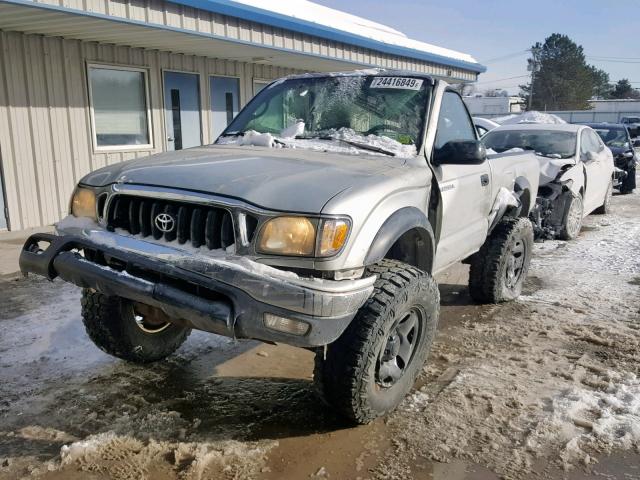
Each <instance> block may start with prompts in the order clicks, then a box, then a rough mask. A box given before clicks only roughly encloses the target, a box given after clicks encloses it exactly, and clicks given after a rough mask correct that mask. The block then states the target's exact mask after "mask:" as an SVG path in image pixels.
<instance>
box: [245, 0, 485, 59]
mask: <svg viewBox="0 0 640 480" xmlns="http://www.w3.org/2000/svg"><path fill="white" fill-rule="evenodd" d="M233 1H234V2H236V3H242V4H244V5H249V6H252V7H255V8H259V9H261V10H268V11H270V12H274V13H277V14H280V15H285V16H287V17H293V18H297V19H300V20H303V21H306V22H311V23H315V24H318V25H322V26H326V27H330V28H334V29H337V30H342V31H343V32H347V33H351V34H355V35H358V36H360V37H364V38H370V39H372V40H376V41H379V42H382V43H386V44H389V45H397V46H400V47H407V48H411V49H414V50H418V51H421V52H428V53H433V54H436V55H442V56H443V57H449V58H454V59H456V60H462V61H464V62H470V63H477V61H476V59H475V58H473V57H472V56H471V55H468V54H465V53H461V52H457V51H455V50H450V49H448V48H442V47H438V46H435V45H431V44H429V43H425V42H420V41H417V40H412V39H410V38H407V36H406V35H405V34H404V33H402V32H400V31H398V30H395V29H393V28H391V27H388V26H386V25H382V24H380V23H376V22H372V21H371V20H367V19H365V18H361V17H357V16H355V15H351V14H348V13H346V12H342V11H340V10H335V9H333V8H329V7H325V6H323V5H318V4H317V3H313V2H309V1H307V0H233Z"/></svg>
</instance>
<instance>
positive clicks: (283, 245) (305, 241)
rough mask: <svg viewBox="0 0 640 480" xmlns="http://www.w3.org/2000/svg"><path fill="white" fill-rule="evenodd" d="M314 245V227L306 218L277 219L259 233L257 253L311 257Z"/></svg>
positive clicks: (267, 224) (272, 220)
mask: <svg viewBox="0 0 640 480" xmlns="http://www.w3.org/2000/svg"><path fill="white" fill-rule="evenodd" d="M315 245H316V227H315V225H314V224H313V223H311V220H309V219H308V218H306V217H277V218H273V219H271V220H269V221H268V222H267V223H266V224H265V225H264V227H263V228H262V232H261V233H260V238H259V240H258V251H260V252H262V253H276V254H280V255H304V256H311V255H313V253H314V250H315Z"/></svg>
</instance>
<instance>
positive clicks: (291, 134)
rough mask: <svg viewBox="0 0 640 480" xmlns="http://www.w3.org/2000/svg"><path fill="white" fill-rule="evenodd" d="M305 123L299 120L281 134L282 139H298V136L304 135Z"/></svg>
mask: <svg viewBox="0 0 640 480" xmlns="http://www.w3.org/2000/svg"><path fill="white" fill-rule="evenodd" d="M304 126H305V124H304V121H303V120H298V121H297V122H295V123H294V124H292V125H290V126H288V127H287V128H285V129H284V130H282V131H281V132H280V137H282V138H296V137H297V136H298V135H302V134H304Z"/></svg>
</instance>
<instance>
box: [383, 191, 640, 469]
mask: <svg viewBox="0 0 640 480" xmlns="http://www.w3.org/2000/svg"><path fill="white" fill-rule="evenodd" d="M621 199H624V200H625V202H629V201H633V202H637V201H638V195H633V196H632V197H614V205H615V202H617V201H619V200H621ZM634 208H635V209H634V210H632V211H631V212H630V211H629V210H628V209H627V210H626V211H625V210H624V209H619V208H618V209H616V210H617V212H620V213H617V214H614V215H607V216H592V217H589V218H588V219H587V221H586V223H587V225H586V226H585V229H584V231H583V233H582V234H581V236H580V237H579V239H578V240H577V241H574V242H560V241H551V242H545V243H543V244H536V246H535V256H534V259H533V262H532V267H531V271H530V273H529V282H528V287H527V288H528V291H526V292H525V295H523V296H522V297H521V299H520V300H518V301H517V302H514V303H511V304H506V305H504V306H500V307H496V306H490V307H482V308H478V310H477V316H476V318H473V319H468V320H466V321H464V322H462V324H461V325H459V326H455V327H452V328H449V329H446V330H445V331H443V332H441V336H440V337H439V338H438V341H437V342H436V344H435V345H434V349H433V351H432V354H431V361H430V362H429V363H428V364H427V367H426V368H425V375H424V379H425V380H426V385H425V386H424V387H422V388H421V389H419V390H418V391H416V392H415V393H414V394H412V395H411V396H410V397H409V398H408V399H407V400H406V401H405V403H404V404H403V405H402V407H401V409H400V411H399V412H398V413H396V414H394V415H392V416H391V418H390V420H389V424H390V426H391V429H392V431H393V432H395V434H397V435H398V438H397V442H396V443H397V446H396V448H395V449H394V451H393V452H391V453H390V454H389V455H388V456H387V458H386V459H385V461H384V462H383V465H384V468H380V469H379V470H378V475H379V478H402V477H403V475H404V473H402V472H403V468H404V465H406V463H407V462H408V461H410V460H409V459H410V458H421V457H423V458H426V459H431V460H436V461H441V462H451V461H453V460H456V459H462V460H465V461H471V462H474V463H479V464H481V465H484V466H486V467H488V468H489V469H491V470H492V471H494V472H496V473H497V474H498V475H500V476H502V477H504V478H509V479H517V478H523V477H525V476H527V475H528V474H529V473H530V472H531V471H533V470H534V469H535V468H536V467H538V468H539V466H540V465H541V464H542V465H543V467H542V468H547V469H550V468H557V467H560V468H562V469H565V470H571V469H574V468H578V467H580V468H584V467H585V466H590V465H592V464H594V463H596V462H597V460H596V458H597V457H598V456H601V455H602V454H603V453H605V454H606V453H610V452H611V451H612V450H614V449H637V448H640V380H639V379H638V376H639V375H640V371H639V367H638V365H639V364H640V363H639V362H640V353H639V352H640V350H639V347H640V335H639V330H640V310H638V303H637V299H638V288H639V286H640V276H639V275H640V257H638V255H637V252H638V249H639V248H640V223H639V222H638V221H637V215H638V213H639V210H640V209H638V208H637V206H636V207H634ZM545 466H546V467H545ZM542 475H543V476H545V475H546V474H545V473H544V472H542Z"/></svg>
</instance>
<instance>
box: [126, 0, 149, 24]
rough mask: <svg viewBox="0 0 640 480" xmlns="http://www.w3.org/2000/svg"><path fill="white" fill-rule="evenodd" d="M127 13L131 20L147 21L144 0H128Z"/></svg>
mask: <svg viewBox="0 0 640 480" xmlns="http://www.w3.org/2000/svg"><path fill="white" fill-rule="evenodd" d="M128 4H129V14H128V17H129V18H130V19H131V20H137V21H140V22H146V21H147V3H146V1H145V0H129V2H128Z"/></svg>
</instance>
